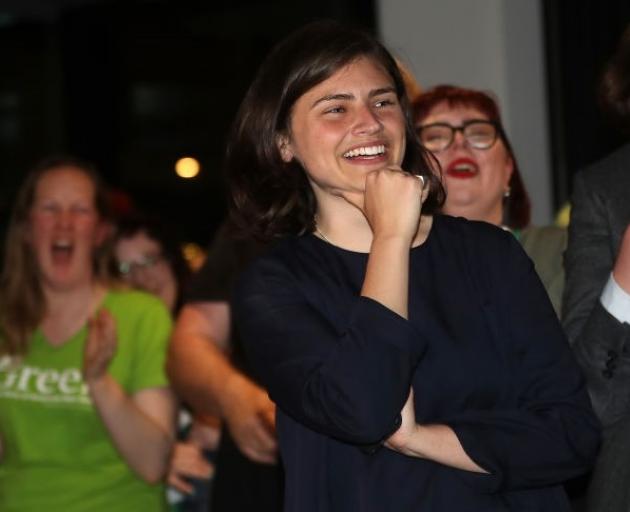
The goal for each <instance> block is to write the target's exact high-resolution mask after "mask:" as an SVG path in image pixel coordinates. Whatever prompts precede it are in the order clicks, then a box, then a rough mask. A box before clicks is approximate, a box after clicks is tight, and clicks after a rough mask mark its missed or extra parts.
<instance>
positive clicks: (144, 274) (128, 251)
mask: <svg viewBox="0 0 630 512" xmlns="http://www.w3.org/2000/svg"><path fill="white" fill-rule="evenodd" d="M114 252H115V255H116V260H117V261H118V267H119V269H120V270H121V275H122V277H123V279H125V281H127V282H128V283H129V284H130V285H131V286H133V287H134V288H139V289H141V290H145V291H147V292H149V293H152V294H154V295H156V296H157V297H159V298H160V299H162V301H163V302H164V303H165V304H166V306H167V308H168V309H169V310H171V311H172V310H173V308H174V307H175V302H176V299H177V280H176V278H175V274H174V272H173V269H172V268H171V266H170V265H169V263H168V261H167V260H166V259H165V258H164V255H163V254H162V247H161V246H160V243H159V242H158V241H157V240H154V239H153V238H150V237H149V236H148V235H147V234H146V233H145V232H144V231H140V232H138V233H136V234H134V235H132V236H130V237H124V238H120V239H119V240H118V241H117V242H116V247H115V248H114Z"/></svg>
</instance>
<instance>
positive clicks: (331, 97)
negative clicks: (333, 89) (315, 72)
mask: <svg viewBox="0 0 630 512" xmlns="http://www.w3.org/2000/svg"><path fill="white" fill-rule="evenodd" d="M392 92H393V93H395V92H396V88H395V87H393V86H389V87H379V88H378V89H373V90H371V91H370V92H369V94H368V97H370V98H373V97H374V96H380V95H381V94H389V93H392ZM354 98H355V96H354V94H352V93H336V94H327V95H326V96H322V97H321V98H319V99H317V100H315V101H314V102H313V104H312V105H311V108H314V107H315V106H317V105H319V104H320V103H323V102H325V101H339V100H353V99H354Z"/></svg>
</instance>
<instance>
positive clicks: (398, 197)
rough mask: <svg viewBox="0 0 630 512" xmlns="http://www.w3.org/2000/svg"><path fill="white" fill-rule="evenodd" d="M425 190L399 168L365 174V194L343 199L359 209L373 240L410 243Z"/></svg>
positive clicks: (387, 168)
mask: <svg viewBox="0 0 630 512" xmlns="http://www.w3.org/2000/svg"><path fill="white" fill-rule="evenodd" d="M427 194H428V186H427V187H424V189H423V182H422V181H421V180H420V179H418V177H417V176H414V175H412V174H409V173H406V172H403V171H402V169H400V167H395V166H391V167H386V168H383V169H379V170H376V171H373V172H370V173H369V174H367V176H366V179H365V191H364V193H363V195H362V197H360V196H361V194H352V195H349V194H347V195H346V196H344V199H346V200H347V201H349V202H351V203H352V204H353V205H354V206H356V207H357V208H359V209H361V211H362V212H363V214H364V215H365V217H366V218H367V220H368V222H369V224H370V227H371V228H372V232H373V233H374V236H375V237H378V236H386V237H387V236H396V237H398V236H402V237H404V238H408V239H409V240H411V239H412V238H413V236H414V235H415V234H416V231H417V228H418V222H419V220H420V213H421V209H422V203H423V202H424V200H425V199H426V196H427Z"/></svg>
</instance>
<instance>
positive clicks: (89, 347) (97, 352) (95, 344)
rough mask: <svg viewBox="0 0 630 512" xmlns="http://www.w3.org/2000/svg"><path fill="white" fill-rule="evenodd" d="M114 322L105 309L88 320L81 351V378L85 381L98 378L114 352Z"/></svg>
mask: <svg viewBox="0 0 630 512" xmlns="http://www.w3.org/2000/svg"><path fill="white" fill-rule="evenodd" d="M116 347H117V341H116V322H115V320H114V317H113V316H112V315H111V313H109V312H108V311H107V310H105V309H101V310H99V311H98V312H96V314H95V315H94V316H93V317H92V318H90V319H89V320H88V334H87V341H86V342H85V349H84V352H83V378H84V379H85V381H86V382H90V381H94V380H98V379H99V378H100V377H103V376H104V375H105V374H106V373H107V368H108V367H109V363H110V362H111V360H112V358H113V357H114V354H115V353H116Z"/></svg>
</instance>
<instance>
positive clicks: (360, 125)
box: [355, 106, 383, 133]
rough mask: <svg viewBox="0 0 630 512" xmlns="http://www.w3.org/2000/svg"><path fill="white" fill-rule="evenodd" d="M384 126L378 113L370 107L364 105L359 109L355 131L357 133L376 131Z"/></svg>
mask: <svg viewBox="0 0 630 512" xmlns="http://www.w3.org/2000/svg"><path fill="white" fill-rule="evenodd" d="M382 127H383V124H382V123H381V120H380V119H379V117H378V115H377V114H376V113H375V112H374V111H373V110H372V109H371V108H370V107H369V106H363V107H361V108H359V109H358V112H357V116H356V122H355V131H357V133H376V132H378V131H380V130H381V129H382Z"/></svg>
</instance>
